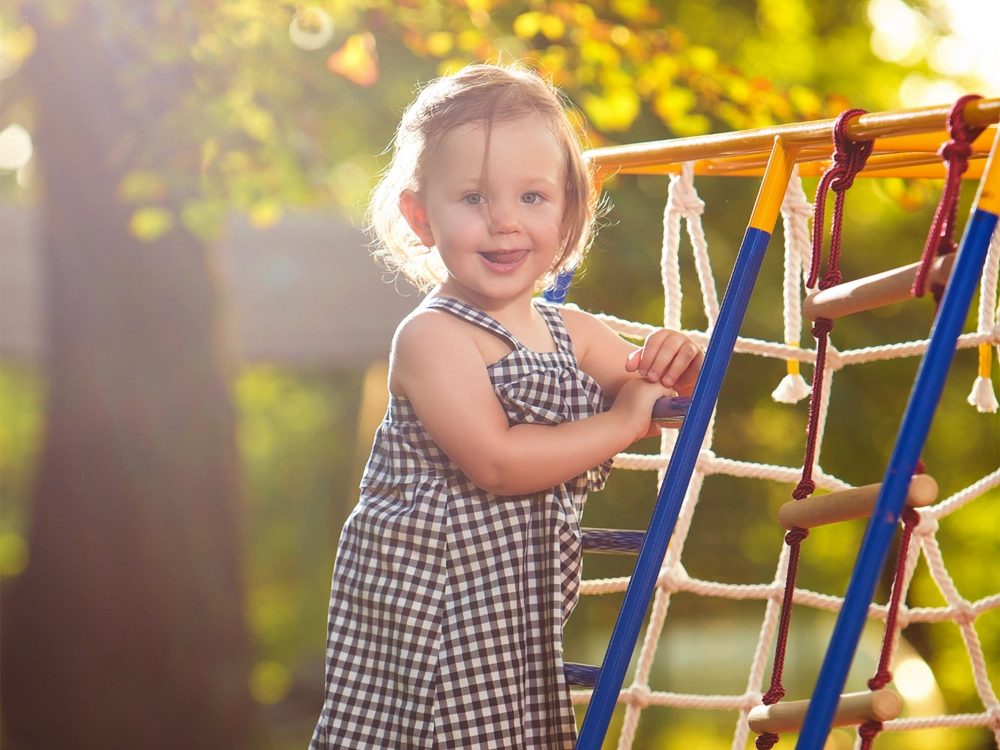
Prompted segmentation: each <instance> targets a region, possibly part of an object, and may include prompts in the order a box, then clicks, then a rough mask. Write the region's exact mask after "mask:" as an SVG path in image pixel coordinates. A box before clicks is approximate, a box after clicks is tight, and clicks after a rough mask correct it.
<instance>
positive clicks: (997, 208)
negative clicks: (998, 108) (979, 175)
mask: <svg viewBox="0 0 1000 750" xmlns="http://www.w3.org/2000/svg"><path fill="white" fill-rule="evenodd" d="M975 206H976V208H977V209H979V210H980V211H989V212H990V213H991V214H993V215H994V216H1000V130H998V131H997V135H996V139H995V140H994V141H993V150H992V152H991V153H990V160H989V161H988V162H987V163H986V174H985V175H984V176H983V180H982V182H980V183H979V195H977V196H976V203H975Z"/></svg>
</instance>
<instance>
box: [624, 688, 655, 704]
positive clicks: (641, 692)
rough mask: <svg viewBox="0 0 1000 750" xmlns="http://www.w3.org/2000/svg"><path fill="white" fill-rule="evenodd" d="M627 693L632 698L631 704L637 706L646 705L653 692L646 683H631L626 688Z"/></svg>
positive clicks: (650, 699)
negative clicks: (631, 684) (630, 685)
mask: <svg viewBox="0 0 1000 750" xmlns="http://www.w3.org/2000/svg"><path fill="white" fill-rule="evenodd" d="M628 695H629V698H631V699H632V705H634V706H638V707H639V708H646V707H648V706H649V704H650V703H651V702H652V700H653V694H652V693H651V692H650V691H649V687H647V686H646V685H633V686H632V687H630V688H629V689H628Z"/></svg>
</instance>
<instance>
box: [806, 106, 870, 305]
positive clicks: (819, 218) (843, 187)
mask: <svg viewBox="0 0 1000 750" xmlns="http://www.w3.org/2000/svg"><path fill="white" fill-rule="evenodd" d="M863 114H866V112H865V110H863V109H849V110H847V111H846V112H841V113H840V115H839V116H838V117H837V121H836V122H835V123H834V124H833V163H832V164H831V165H830V166H829V168H828V169H827V170H826V172H824V173H823V176H822V177H821V178H820V181H819V186H818V187H817V188H816V199H815V200H814V201H813V227H812V234H813V236H812V263H811V265H810V268H809V280H808V281H807V282H806V286H807V287H809V288H810V289H812V288H813V287H814V286H815V285H816V279H817V277H818V276H819V266H820V262H821V260H822V255H823V219H824V213H825V210H826V191H827V190H833V192H835V193H836V194H837V197H836V199H835V200H834V203H833V221H832V224H831V226H830V263H829V266H828V269H827V272H826V275H825V276H824V277H823V279H822V281H820V284H819V288H820V289H829V288H830V287H831V286H836V285H837V284H839V283H840V268H839V265H840V239H841V226H842V225H843V219H844V193H845V192H846V191H847V189H848V188H849V187H851V185H853V184H854V178H855V177H856V176H857V174H858V172H860V171H861V170H862V169H864V168H865V162H866V161H868V156H869V155H870V154H871V152H872V148H874V146H875V142H874V141H857V142H854V141H851V140H850V139H849V138H848V137H847V133H846V132H845V129H846V127H847V123H848V122H849V121H850V120H852V119H854V118H855V117H858V116H859V115H863Z"/></svg>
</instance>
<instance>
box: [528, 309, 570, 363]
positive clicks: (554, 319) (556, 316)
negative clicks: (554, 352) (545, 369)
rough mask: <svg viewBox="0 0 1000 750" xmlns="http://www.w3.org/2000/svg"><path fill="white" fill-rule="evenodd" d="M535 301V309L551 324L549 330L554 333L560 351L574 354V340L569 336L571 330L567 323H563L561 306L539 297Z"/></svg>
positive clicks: (553, 336)
mask: <svg viewBox="0 0 1000 750" xmlns="http://www.w3.org/2000/svg"><path fill="white" fill-rule="evenodd" d="M534 302H535V309H536V310H538V312H539V313H540V314H541V316H542V317H543V318H545V322H546V323H547V324H548V326H549V332H550V333H551V334H552V338H553V340H555V342H556V346H558V347H559V351H561V352H566V353H567V354H572V353H573V340H572V339H571V338H570V337H569V332H568V331H567V330H566V324H565V323H563V318H562V313H561V312H559V308H558V307H556V306H555V305H550V304H549V303H547V302H543V301H541V300H538V299H536V300H534Z"/></svg>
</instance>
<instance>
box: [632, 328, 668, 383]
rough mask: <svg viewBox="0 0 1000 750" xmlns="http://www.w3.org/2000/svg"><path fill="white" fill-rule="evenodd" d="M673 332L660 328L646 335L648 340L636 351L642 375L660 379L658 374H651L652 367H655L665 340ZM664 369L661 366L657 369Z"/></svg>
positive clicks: (651, 378)
mask: <svg viewBox="0 0 1000 750" xmlns="http://www.w3.org/2000/svg"><path fill="white" fill-rule="evenodd" d="M672 333H673V331H665V330H663V329H660V330H657V331H653V332H652V333H651V334H649V335H648V336H647V337H646V341H645V342H644V343H643V345H642V348H641V349H639V350H638V351H637V352H636V354H638V355H639V357H640V359H639V363H638V364H639V366H638V371H639V374H640V375H642V376H643V377H647V376H648V377H649V379H650V380H657V379H658V377H659V376H658V374H654V375H652V376H650V368H652V367H653V365H654V363H655V361H656V357H657V354H658V353H659V351H660V349H661V348H662V347H663V343H664V341H665V340H667V339H669V336H670V334H672ZM662 371H663V370H662V368H661V369H660V370H659V371H657V373H658V372H662Z"/></svg>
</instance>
